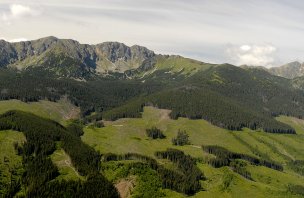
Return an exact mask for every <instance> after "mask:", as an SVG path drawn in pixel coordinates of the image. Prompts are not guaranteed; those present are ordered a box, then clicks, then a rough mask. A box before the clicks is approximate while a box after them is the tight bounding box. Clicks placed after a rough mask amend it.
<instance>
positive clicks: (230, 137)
mask: <svg viewBox="0 0 304 198" xmlns="http://www.w3.org/2000/svg"><path fill="white" fill-rule="evenodd" d="M169 113H170V111H169V110H163V109H156V108H153V107H145V108H144V112H143V115H142V118H132V119H130V118H125V119H119V120H117V121H114V122H105V125H106V127H104V128H93V127H86V128H85V129H84V131H85V133H84V135H83V136H82V140H83V141H84V142H86V143H87V144H89V145H91V146H92V147H94V148H95V149H97V150H98V151H100V152H101V153H109V152H111V153H116V154H125V153H128V152H132V153H139V154H142V155H146V156H150V157H152V158H155V155H154V153H155V152H156V151H163V150H166V149H167V148H175V149H179V150H182V151H184V152H185V153H186V154H190V155H191V156H193V157H195V158H199V159H200V162H199V163H198V164H197V165H198V167H199V168H200V169H201V170H202V171H203V172H204V174H205V175H206V178H207V180H206V181H202V187H203V188H204V189H205V191H201V192H198V193H197V194H195V195H194V197H205V196H206V197H219V196H220V197H239V196H241V197H242V196H244V195H246V197H286V196H290V197H301V196H303V195H301V194H296V193H295V192H294V191H292V190H290V189H292V188H290V186H296V185H301V184H302V183H303V182H304V177H303V176H301V175H299V174H298V173H297V172H295V171H294V170H293V169H291V168H290V167H289V165H288V164H289V162H291V161H293V160H303V159H304V151H303V146H302V145H303V143H304V137H303V135H302V134H303V132H304V128H302V127H304V124H303V123H302V120H299V119H297V121H298V122H297V123H296V124H293V123H294V122H293V121H292V120H294V119H295V118H292V117H280V118H278V120H279V121H282V122H284V123H286V124H290V125H291V126H293V127H294V128H295V129H296V132H297V134H271V133H265V132H257V131H252V130H250V129H244V130H243V131H229V130H226V129H222V128H219V127H216V126H214V125H212V124H210V123H209V122H207V121H205V120H189V119H187V118H179V119H177V120H172V119H170V117H169ZM153 126H156V127H157V128H159V129H161V130H162V131H163V133H164V135H165V136H166V138H165V139H155V140H154V139H151V138H149V137H147V135H146V129H147V128H151V127H153ZM178 129H182V130H185V131H186V132H187V133H188V135H189V139H190V142H191V145H185V146H173V145H172V143H171V139H172V138H173V137H175V136H176V134H177V131H178ZM201 145H218V146H221V147H224V148H226V149H228V150H230V151H233V152H236V153H241V154H247V155H250V156H254V157H256V158H260V159H265V160H271V161H274V162H277V163H279V164H282V165H283V167H284V170H283V171H282V172H281V171H276V170H273V169H270V168H266V167H263V166H255V165H251V164H249V163H247V165H246V170H247V171H248V172H250V174H251V177H252V180H249V179H245V178H244V177H243V176H241V175H239V174H237V173H235V172H233V171H232V170H231V169H229V168H228V167H222V168H213V167H212V166H210V165H208V164H206V163H205V162H206V160H207V159H209V158H212V157H213V155H210V154H208V153H205V152H203V151H202V149H201ZM158 161H159V163H163V164H167V165H168V167H170V166H171V167H172V165H170V164H169V163H168V162H166V161H161V160H159V159H158ZM114 172H115V171H114ZM113 174H114V173H113V172H112V173H111V174H110V175H113ZM163 192H165V194H166V195H167V196H168V197H183V195H182V194H179V193H176V192H173V191H170V190H163Z"/></svg>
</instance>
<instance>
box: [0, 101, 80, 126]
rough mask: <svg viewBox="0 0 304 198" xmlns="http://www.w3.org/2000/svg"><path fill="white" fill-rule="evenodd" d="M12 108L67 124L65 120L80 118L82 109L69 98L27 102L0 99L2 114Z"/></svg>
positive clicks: (0, 111)
mask: <svg viewBox="0 0 304 198" xmlns="http://www.w3.org/2000/svg"><path fill="white" fill-rule="evenodd" d="M10 110H20V111H25V112H30V113H34V114H36V115H38V116H41V117H44V118H49V119H52V120H55V121H57V122H60V123H61V124H65V121H66V120H68V119H72V118H78V117H79V113H80V109H79V108H78V107H75V106H74V105H72V104H71V103H70V102H69V101H68V100H67V99H61V100H59V101H58V102H50V101H45V100H41V101H39V102H31V103H25V102H22V101H19V100H6V101H0V114H2V113H5V112H7V111H10Z"/></svg>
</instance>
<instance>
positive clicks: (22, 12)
mask: <svg viewBox="0 0 304 198" xmlns="http://www.w3.org/2000/svg"><path fill="white" fill-rule="evenodd" d="M10 11H11V14H12V16H13V17H23V16H31V15H34V14H35V11H34V10H32V9H31V8H30V7H29V6H24V5H20V4H13V5H11V6H10Z"/></svg>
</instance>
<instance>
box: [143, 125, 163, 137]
mask: <svg viewBox="0 0 304 198" xmlns="http://www.w3.org/2000/svg"><path fill="white" fill-rule="evenodd" d="M146 134H147V136H148V137H150V138H152V139H157V138H159V139H164V138H166V136H165V135H164V134H163V132H162V131H161V130H160V129H158V128H156V127H152V128H151V129H146Z"/></svg>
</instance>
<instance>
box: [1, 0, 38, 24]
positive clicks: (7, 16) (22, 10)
mask: <svg viewBox="0 0 304 198" xmlns="http://www.w3.org/2000/svg"><path fill="white" fill-rule="evenodd" d="M40 13H41V11H40V10H39V9H34V8H32V7H30V6H26V5H21V4H12V5H10V6H9V11H8V12H4V13H2V16H1V19H2V20H3V21H4V22H6V23H7V24H10V21H11V20H12V19H20V18H24V17H33V16H38V15H39V14H40Z"/></svg>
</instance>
